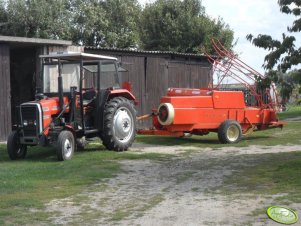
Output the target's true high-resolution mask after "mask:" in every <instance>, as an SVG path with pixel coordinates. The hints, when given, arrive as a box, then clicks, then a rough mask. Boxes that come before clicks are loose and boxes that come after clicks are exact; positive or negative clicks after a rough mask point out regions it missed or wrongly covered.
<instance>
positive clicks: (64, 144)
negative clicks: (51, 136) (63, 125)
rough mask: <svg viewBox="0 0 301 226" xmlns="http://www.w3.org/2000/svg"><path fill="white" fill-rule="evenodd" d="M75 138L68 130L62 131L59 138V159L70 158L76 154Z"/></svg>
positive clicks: (57, 148) (57, 152) (57, 150)
mask: <svg viewBox="0 0 301 226" xmlns="http://www.w3.org/2000/svg"><path fill="white" fill-rule="evenodd" d="M74 149H75V139H74V136H73V133H72V132H70V131H68V130H63V131H62V132H60V134H59V136H58V140H57V147H56V154H57V158H58V160H59V161H65V160H70V159H71V158H72V156H73V154H74Z"/></svg>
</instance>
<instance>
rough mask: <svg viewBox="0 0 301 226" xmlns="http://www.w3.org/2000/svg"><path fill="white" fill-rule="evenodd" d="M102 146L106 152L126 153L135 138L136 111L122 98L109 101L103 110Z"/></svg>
mask: <svg viewBox="0 0 301 226" xmlns="http://www.w3.org/2000/svg"><path fill="white" fill-rule="evenodd" d="M101 136H102V141H103V145H104V146H105V147H106V148H107V149H108V150H114V151H126V150H127V149H128V148H129V147H130V146H131V145H132V143H133V142H134V140H135V136H136V110H135V108H134V105H133V104H132V102H131V101H129V100H128V99H126V98H124V97H115V98H113V99H112V100H110V101H109V102H108V103H107V104H106V106H105V110H104V130H103V133H102V135H101Z"/></svg>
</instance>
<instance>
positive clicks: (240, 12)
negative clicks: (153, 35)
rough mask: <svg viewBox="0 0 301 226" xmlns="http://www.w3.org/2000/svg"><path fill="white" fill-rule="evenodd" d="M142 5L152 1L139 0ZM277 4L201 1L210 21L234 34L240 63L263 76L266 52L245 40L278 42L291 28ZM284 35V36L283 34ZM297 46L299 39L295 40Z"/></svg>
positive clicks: (258, 0)
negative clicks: (261, 37)
mask: <svg viewBox="0 0 301 226" xmlns="http://www.w3.org/2000/svg"><path fill="white" fill-rule="evenodd" d="M139 2H140V3H142V4H145V3H149V2H153V1H152V0H139ZM277 2H278V1H277V0H202V5H203V6H204V7H205V9H206V13H207V15H208V16H210V17H211V18H212V19H214V18H218V17H219V16H220V17H221V18H223V20H224V21H225V22H226V23H227V24H228V25H229V26H230V28H231V29H232V30H233V31H234V36H235V40H238V42H237V45H236V46H235V48H234V50H235V52H237V53H238V54H239V57H240V59H241V60H242V61H244V62H245V63H247V64H248V65H250V66H251V67H253V68H254V69H255V70H257V71H259V72H260V73H262V74H264V69H263V68H262V64H263V63H264V57H265V55H266V54H267V52H266V51H265V50H263V49H260V48H257V47H255V46H253V45H252V44H251V43H250V42H249V41H248V40H246V36H247V35H248V34H252V35H254V36H257V35H258V34H267V35H271V36H272V37H277V38H279V39H281V37H282V33H284V32H286V30H287V26H290V25H291V24H292V21H293V20H294V17H293V16H290V15H287V14H283V13H281V12H280V8H279V6H278V4H277ZM286 33H287V32H286ZM297 41H298V42H299V43H298V45H300V41H301V40H300V39H299V40H297Z"/></svg>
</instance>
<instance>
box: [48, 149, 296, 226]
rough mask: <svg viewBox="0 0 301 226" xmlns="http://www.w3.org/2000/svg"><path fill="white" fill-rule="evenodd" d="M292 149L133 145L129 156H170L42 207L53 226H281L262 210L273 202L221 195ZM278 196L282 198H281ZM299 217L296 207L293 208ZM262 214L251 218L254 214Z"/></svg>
mask: <svg viewBox="0 0 301 226" xmlns="http://www.w3.org/2000/svg"><path fill="white" fill-rule="evenodd" d="M299 150H301V145H294V146H273V147H265V146H264V147H263V146H250V147H245V148H235V147H226V148H222V149H210V148H207V149H204V148H195V147H180V146H172V147H166V146H147V145H142V144H135V145H134V147H133V148H132V150H131V152H135V153H137V154H139V153H146V152H149V153H154V152H155V153H164V154H172V156H171V157H170V158H165V159H164V160H160V161H159V160H158V161H155V160H127V161H122V162H121V164H122V173H120V174H118V175H117V177H115V178H112V179H109V180H107V181H103V182H102V183H99V184H96V185H93V186H92V187H90V188H89V189H87V190H85V191H83V192H82V193H81V194H77V195H75V196H72V197H69V198H66V199H58V200H52V201H51V202H49V203H48V204H47V205H46V211H47V212H49V213H51V215H52V217H51V218H50V219H48V220H50V221H51V222H52V223H53V224H55V225H60V224H61V225H164V226H168V225H173V226H174V225H279V224H277V223H274V222H273V221H271V220H269V219H268V218H267V217H266V215H265V212H264V209H265V208H266V207H268V206H270V205H275V204H279V203H275V202H274V199H275V198H276V197H273V196H263V195H256V194H255V195H254V193H250V194H243V195H242V194H239V193H237V194H225V193H223V192H222V191H220V188H221V187H222V186H223V181H224V179H225V178H226V177H227V176H229V175H231V174H232V173H233V172H235V171H236V170H239V169H240V167H242V166H246V165H248V166H249V165H254V164H255V162H256V158H260V155H261V154H264V153H277V152H292V151H299ZM279 195H280V196H281V194H279ZM290 207H291V208H294V209H295V210H296V211H297V212H298V213H299V215H300V214H301V206H300V204H292V205H290ZM258 210H259V211H260V210H262V213H261V212H260V213H257V214H254V211H257V212H258Z"/></svg>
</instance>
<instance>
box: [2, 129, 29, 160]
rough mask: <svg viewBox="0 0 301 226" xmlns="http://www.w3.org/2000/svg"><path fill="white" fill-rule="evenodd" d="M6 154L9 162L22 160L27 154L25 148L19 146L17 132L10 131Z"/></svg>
mask: <svg viewBox="0 0 301 226" xmlns="http://www.w3.org/2000/svg"><path fill="white" fill-rule="evenodd" d="M7 152H8V156H9V158H10V159H11V160H17V159H24V158H25V156H26V154H27V146H26V145H25V144H20V137H19V133H18V132H17V131H12V132H11V133H10V134H9V136H8V139H7Z"/></svg>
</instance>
